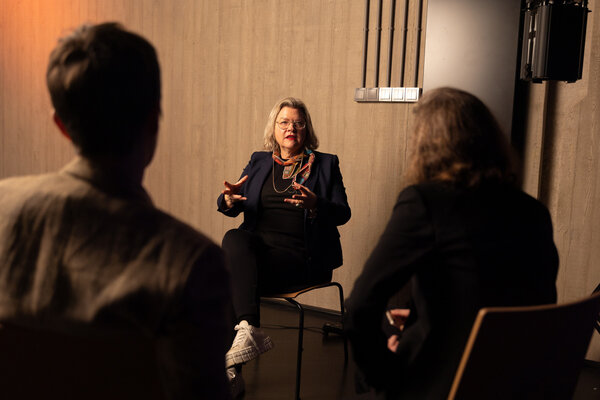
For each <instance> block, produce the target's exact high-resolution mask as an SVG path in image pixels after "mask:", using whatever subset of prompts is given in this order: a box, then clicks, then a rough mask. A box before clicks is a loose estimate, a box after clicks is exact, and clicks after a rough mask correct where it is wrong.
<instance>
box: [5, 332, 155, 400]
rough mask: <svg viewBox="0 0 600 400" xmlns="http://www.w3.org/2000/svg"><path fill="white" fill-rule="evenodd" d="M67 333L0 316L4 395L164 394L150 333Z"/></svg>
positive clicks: (67, 399) (148, 399)
mask: <svg viewBox="0 0 600 400" xmlns="http://www.w3.org/2000/svg"><path fill="white" fill-rule="evenodd" d="M69 332H70V333H65V332H58V331H54V330H46V329H43V330H41V329H38V328H30V327H25V326H20V325H16V324H14V323H11V322H8V321H0V397H1V398H3V399H21V400H30V399H32V400H33V399H35V400H39V399H44V400H52V399H61V400H71V399H78V400H79V399H85V400H96V399H98V400H100V399H102V400H106V399H111V400H115V399H118V400H120V399H128V400H131V399H144V400H162V399H164V398H165V396H164V393H163V390H162V388H161V385H160V381H159V377H158V368H157V361H156V357H155V354H156V351H155V346H154V343H153V342H154V340H153V339H152V338H149V337H146V336H143V335H142V334H141V333H137V332H123V331H95V330H90V329H87V330H84V331H79V330H78V329H75V330H73V331H71V330H70V331H69Z"/></svg>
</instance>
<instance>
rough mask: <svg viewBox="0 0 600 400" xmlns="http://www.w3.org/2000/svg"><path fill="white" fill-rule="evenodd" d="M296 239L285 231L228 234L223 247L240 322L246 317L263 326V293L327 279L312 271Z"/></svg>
mask: <svg viewBox="0 0 600 400" xmlns="http://www.w3.org/2000/svg"><path fill="white" fill-rule="evenodd" d="M293 241H294V239H293V238H286V237H285V235H281V234H264V233H260V234H259V233H254V232H249V231H245V230H241V229H232V230H230V231H228V232H227V233H226V234H225V236H224V237H223V243H222V247H223V250H224V251H225V255H226V257H227V263H228V265H229V268H230V271H231V282H232V289H233V307H234V313H235V316H236V319H237V321H236V323H237V322H239V321H242V320H246V321H248V323H250V324H251V325H254V326H260V296H261V294H266V293H274V292H285V291H289V290H293V289H294V288H298V287H299V286H302V285H307V284H311V283H317V282H322V281H324V280H326V279H327V277H324V276H322V274H320V273H319V274H315V273H311V272H310V271H309V269H308V267H307V263H306V253H305V250H304V248H303V247H304V246H302V244H301V243H300V244H299V246H296V247H295V246H293ZM330 277H331V274H330V273H329V278H330Z"/></svg>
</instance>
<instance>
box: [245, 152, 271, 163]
mask: <svg viewBox="0 0 600 400" xmlns="http://www.w3.org/2000/svg"><path fill="white" fill-rule="evenodd" d="M272 155H273V153H272V152H270V151H255V152H254V153H252V156H251V157H250V161H251V162H260V161H263V160H270V159H271V157H272Z"/></svg>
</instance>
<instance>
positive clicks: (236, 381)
mask: <svg viewBox="0 0 600 400" xmlns="http://www.w3.org/2000/svg"><path fill="white" fill-rule="evenodd" d="M225 371H226V372H227V379H229V389H230V390H231V398H232V399H237V398H238V397H240V396H241V395H242V394H243V393H244V392H245V391H246V383H245V382H244V378H242V373H241V372H237V371H236V369H235V367H230V368H227V369H226V370H225Z"/></svg>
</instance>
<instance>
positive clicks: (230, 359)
mask: <svg viewBox="0 0 600 400" xmlns="http://www.w3.org/2000/svg"><path fill="white" fill-rule="evenodd" d="M235 330H236V331H237V334H236V335H235V339H234V340H233V345H231V349H229V351H228V352H227V354H226V355H225V367H226V368H229V367H231V366H233V365H238V364H243V363H245V362H248V361H250V360H254V359H255V358H256V357H258V355H259V354H262V353H264V352H265V351H267V350H271V349H272V348H273V342H272V341H271V338H270V337H269V336H267V335H265V333H264V332H263V330H262V329H260V328H257V327H255V326H252V325H249V324H248V322H247V321H241V322H240V323H239V324H237V325H236V326H235Z"/></svg>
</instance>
